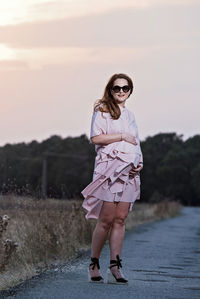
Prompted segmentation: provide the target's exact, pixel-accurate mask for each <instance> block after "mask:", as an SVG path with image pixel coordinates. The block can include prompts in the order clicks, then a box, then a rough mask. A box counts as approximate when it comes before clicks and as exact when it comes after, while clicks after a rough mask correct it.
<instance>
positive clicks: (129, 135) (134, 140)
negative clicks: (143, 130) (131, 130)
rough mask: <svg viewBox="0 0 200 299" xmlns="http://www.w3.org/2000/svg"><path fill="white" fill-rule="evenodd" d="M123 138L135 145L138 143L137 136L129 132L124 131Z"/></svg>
mask: <svg viewBox="0 0 200 299" xmlns="http://www.w3.org/2000/svg"><path fill="white" fill-rule="evenodd" d="M122 140H124V141H127V142H129V143H132V144H133V145H137V142H136V138H135V136H133V135H131V134H128V133H122Z"/></svg>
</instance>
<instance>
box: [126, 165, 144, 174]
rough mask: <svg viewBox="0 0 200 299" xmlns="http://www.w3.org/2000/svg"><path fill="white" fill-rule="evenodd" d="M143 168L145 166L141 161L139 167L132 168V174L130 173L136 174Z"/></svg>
mask: <svg viewBox="0 0 200 299" xmlns="http://www.w3.org/2000/svg"><path fill="white" fill-rule="evenodd" d="M142 168H143V163H139V164H138V166H137V168H132V169H131V170H130V171H129V174H130V175H134V174H136V173H138V172H140V171H141V170H142Z"/></svg>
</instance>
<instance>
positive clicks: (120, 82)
mask: <svg viewBox="0 0 200 299" xmlns="http://www.w3.org/2000/svg"><path fill="white" fill-rule="evenodd" d="M116 85H117V86H120V87H123V86H127V85H128V81H127V80H126V79H123V78H118V79H116V80H115V81H114V83H113V87H114V86H116ZM130 93H131V90H129V91H128V92H124V91H123V90H122V89H120V91H119V92H117V93H115V92H114V91H113V90H111V94H112V96H113V98H114V100H115V101H116V102H117V103H118V104H121V106H124V104H125V102H126V100H127V99H128V97H129V95H130Z"/></svg>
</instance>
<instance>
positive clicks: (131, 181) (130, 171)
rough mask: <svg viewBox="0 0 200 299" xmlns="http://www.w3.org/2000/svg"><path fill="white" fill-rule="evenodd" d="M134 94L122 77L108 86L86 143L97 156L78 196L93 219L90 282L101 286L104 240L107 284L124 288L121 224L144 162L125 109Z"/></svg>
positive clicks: (134, 197) (135, 193)
mask: <svg viewBox="0 0 200 299" xmlns="http://www.w3.org/2000/svg"><path fill="white" fill-rule="evenodd" d="M132 92H133V82H132V80H131V78H129V77H128V76H127V75H126V74H115V75H113V76H112V77H111V78H110V80H109V81H108V83H107V85H106V87H105V91H104V95H103V98H102V99H100V100H99V101H98V102H97V103H96V104H95V107H94V113H93V117H92V123H91V132H90V140H91V142H92V143H93V144H95V150H96V152H97V155H96V159H95V165H94V173H93V180H92V182H91V183H90V184H89V185H88V186H87V187H86V188H85V189H84V190H83V191H82V192H81V193H82V195H83V196H84V197H85V199H84V201H83V205H82V206H83V208H85V209H86V210H87V214H86V219H89V218H96V219H98V221H97V224H96V227H95V229H94V232H93V236H92V245H91V263H90V265H89V269H88V275H89V281H91V282H103V278H102V276H101V274H100V272H99V269H100V266H99V258H100V254H101V250H102V248H103V246H104V244H105V241H106V239H107V236H108V234H109V246H110V266H109V268H108V271H107V278H106V282H107V283H117V284H120V283H121V284H127V283H128V280H127V279H126V278H125V277H124V275H123V273H122V272H121V271H120V268H121V267H122V265H121V259H120V257H121V253H122V244H123V239H124V233H125V219H126V217H127V215H128V212H129V211H131V210H132V207H133V203H134V201H135V200H137V199H139V198H140V171H141V169H142V167H143V156H142V152H141V148H140V141H139V137H138V130H137V125H136V122H135V117H134V115H133V113H132V112H131V111H129V110H128V109H127V108H126V107H125V103H126V100H127V99H128V98H129V96H130V95H131V93H132Z"/></svg>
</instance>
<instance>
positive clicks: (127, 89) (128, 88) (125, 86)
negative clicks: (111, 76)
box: [112, 85, 130, 93]
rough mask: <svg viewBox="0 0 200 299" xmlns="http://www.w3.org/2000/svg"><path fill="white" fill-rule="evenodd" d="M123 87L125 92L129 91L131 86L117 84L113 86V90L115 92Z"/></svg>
mask: <svg viewBox="0 0 200 299" xmlns="http://www.w3.org/2000/svg"><path fill="white" fill-rule="evenodd" d="M121 89H122V90H123V92H125V93H127V92H129V90H130V86H128V85H124V86H118V85H115V86H113V87H112V90H113V91H114V93H118V92H120V90H121Z"/></svg>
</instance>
